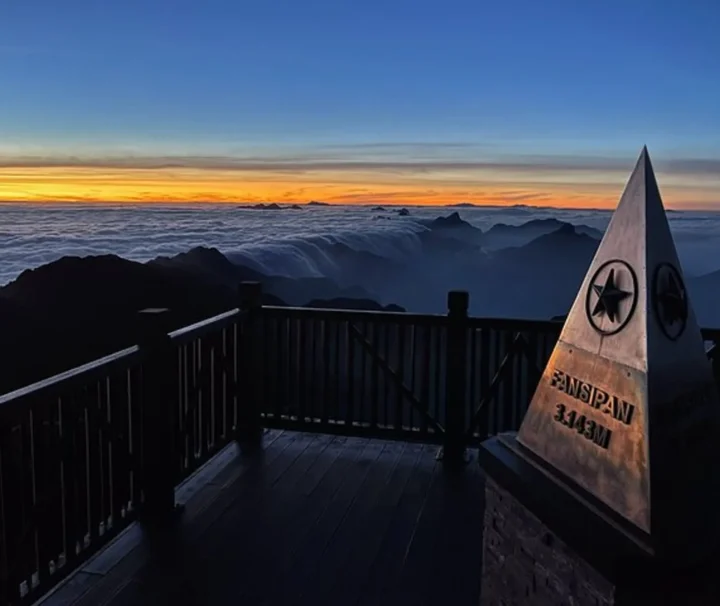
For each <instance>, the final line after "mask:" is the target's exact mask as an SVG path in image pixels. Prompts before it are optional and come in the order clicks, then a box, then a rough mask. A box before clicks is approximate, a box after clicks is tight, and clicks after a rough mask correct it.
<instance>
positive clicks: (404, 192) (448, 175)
mask: <svg viewBox="0 0 720 606" xmlns="http://www.w3.org/2000/svg"><path fill="white" fill-rule="evenodd" d="M659 179H660V184H661V188H662V192H663V196H664V199H665V200H666V203H667V204H668V205H669V206H673V205H674V206H677V207H695V208H698V207H699V208H703V207H710V206H712V205H713V203H717V202H718V201H720V195H719V194H720V183H718V182H716V181H714V180H705V181H704V182H703V180H700V181H698V180H697V179H690V178H683V177H682V175H680V176H677V175H668V176H666V177H663V176H662V175H660V177H659ZM623 186H624V177H623V174H622V173H621V172H619V171H618V172H609V171H602V170H596V171H588V172H582V171H563V170H562V169H558V170H556V171H547V170H543V171H538V170H533V167H532V166H530V167H528V168H527V169H526V170H518V169H517V167H515V168H514V169H512V170H510V169H508V168H503V167H499V168H493V167H481V168H472V169H467V168H462V167H461V168H459V169H457V168H452V167H451V168H448V169H445V170H442V169H434V170H419V169H412V170H403V169H402V168H398V167H397V166H392V167H390V168H387V169H385V168H383V167H382V166H381V167H377V166H370V167H363V166H359V167H350V168H342V167H340V168H333V167H332V166H331V167H328V166H323V167H320V168H309V169H303V168H302V167H300V168H298V167H297V166H293V167H290V168H286V167H283V166H278V167H262V169H261V170H258V169H253V168H245V167H240V168H235V167H223V166H219V167H218V166H210V167H207V166H199V167H198V166H189V167H188V166H178V167H172V166H162V165H158V166H148V167H140V168H138V167H130V168H125V167H123V166H113V167H104V166H83V165H72V166H62V165H51V166H35V165H28V166H23V165H22V163H20V162H18V163H16V165H15V164H12V165H9V164H7V163H6V165H4V166H0V201H5V202H8V201H17V202H108V201H111V202H128V203H145V202H213V203H217V202H228V203H243V202H245V203H258V202H280V203H282V202H287V203H291V202H293V203H295V202H299V203H303V202H307V201H310V200H321V201H324V202H329V203H336V204H380V203H382V204H407V205H411V204H412V205H443V204H454V203H458V202H468V203H473V204H487V205H512V204H526V205H531V206H557V207H572V208H612V207H614V205H615V204H616V203H617V199H618V196H619V195H620V193H621V191H622V187H623Z"/></svg>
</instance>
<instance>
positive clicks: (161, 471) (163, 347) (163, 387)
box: [138, 309, 179, 523]
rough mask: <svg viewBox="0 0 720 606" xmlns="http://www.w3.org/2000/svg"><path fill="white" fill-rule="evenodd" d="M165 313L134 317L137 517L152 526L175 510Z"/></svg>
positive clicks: (173, 387) (171, 363)
mask: <svg viewBox="0 0 720 606" xmlns="http://www.w3.org/2000/svg"><path fill="white" fill-rule="evenodd" d="M169 316H170V311H169V310H167V309H143V310H142V311H140V312H139V314H138V320H139V321H138V327H139V335H138V345H139V346H140V349H141V351H144V356H143V362H142V398H141V403H142V412H141V416H142V433H141V450H142V458H141V460H142V474H141V477H142V490H143V494H144V501H143V504H142V507H141V511H140V517H141V519H143V520H144V521H147V522H153V523H157V522H160V521H161V520H162V519H163V518H168V517H170V516H171V514H172V513H174V512H176V511H178V510H179V508H178V507H176V505H175V479H176V474H175V463H176V461H177V459H176V457H175V448H176V443H175V437H176V434H175V412H176V411H175V406H173V402H174V398H175V397H176V396H177V376H176V374H175V373H176V370H177V368H176V364H175V358H174V355H173V354H174V352H173V347H172V342H171V341H170V337H169V336H168V332H169V328H170V326H169V320H170V318H169Z"/></svg>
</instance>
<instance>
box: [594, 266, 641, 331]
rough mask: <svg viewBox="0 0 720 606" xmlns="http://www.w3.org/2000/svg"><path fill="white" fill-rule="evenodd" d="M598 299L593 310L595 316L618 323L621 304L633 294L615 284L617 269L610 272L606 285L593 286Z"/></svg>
mask: <svg viewBox="0 0 720 606" xmlns="http://www.w3.org/2000/svg"><path fill="white" fill-rule="evenodd" d="M592 287H593V290H594V291H595V294H596V295H597V297H598V299H597V302H596V303H595V307H594V308H593V310H592V315H593V316H602V315H606V316H607V318H608V320H610V321H611V322H616V321H617V319H618V315H619V311H620V302H621V301H623V300H625V299H626V298H627V297H629V296H630V295H631V294H632V293H630V292H628V291H625V290H621V289H620V288H618V286H617V284H616V283H615V269H614V268H613V269H611V270H610V271H609V272H608V275H607V278H606V279H605V284H593V285H592Z"/></svg>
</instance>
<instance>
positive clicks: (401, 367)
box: [393, 324, 412, 437]
mask: <svg viewBox="0 0 720 606" xmlns="http://www.w3.org/2000/svg"><path fill="white" fill-rule="evenodd" d="M393 327H394V328H395V329H396V330H397V339H396V340H395V343H396V351H397V356H396V357H395V358H396V360H397V366H396V368H397V377H398V381H399V382H400V383H401V384H402V383H403V382H404V380H405V326H402V325H397V324H394V325H393ZM411 384H412V383H411ZM394 427H395V433H396V434H397V436H398V437H401V436H402V432H403V393H402V390H401V389H400V386H399V385H395V424H394Z"/></svg>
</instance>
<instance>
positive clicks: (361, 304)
mask: <svg viewBox="0 0 720 606" xmlns="http://www.w3.org/2000/svg"><path fill="white" fill-rule="evenodd" d="M304 307H315V308H317V309H357V310H365V311H400V312H403V311H406V309H405V308H404V307H400V306H399V305H395V304H394V303H391V304H390V305H381V304H380V303H378V302H377V301H373V300H371V299H344V298H337V299H313V300H312V301H310V302H309V303H307V305H305V306H304Z"/></svg>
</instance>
